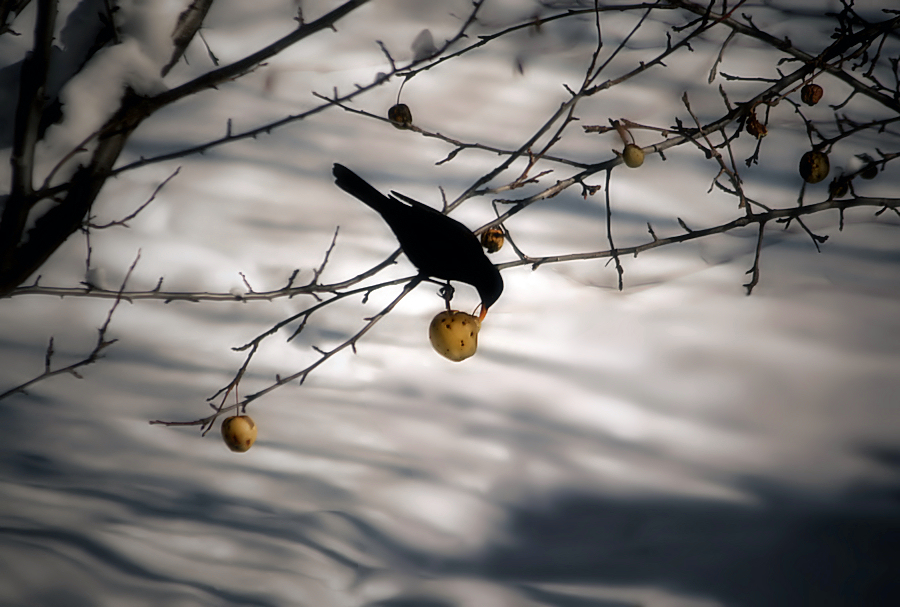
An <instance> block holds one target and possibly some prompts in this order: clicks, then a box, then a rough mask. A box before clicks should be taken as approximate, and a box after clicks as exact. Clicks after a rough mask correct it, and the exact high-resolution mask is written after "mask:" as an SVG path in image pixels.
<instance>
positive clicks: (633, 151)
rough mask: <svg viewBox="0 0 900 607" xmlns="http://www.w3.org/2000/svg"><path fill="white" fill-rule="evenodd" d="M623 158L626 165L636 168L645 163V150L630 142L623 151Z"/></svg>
mask: <svg viewBox="0 0 900 607" xmlns="http://www.w3.org/2000/svg"><path fill="white" fill-rule="evenodd" d="M622 160H624V161H625V166H627V167H628V168H630V169H636V168H638V167H639V166H641V165H642V164H644V150H642V149H641V148H640V147H638V146H637V145H635V144H633V143H629V144H628V145H626V146H625V149H624V150H623V151H622Z"/></svg>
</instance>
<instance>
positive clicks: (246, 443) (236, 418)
mask: <svg viewBox="0 0 900 607" xmlns="http://www.w3.org/2000/svg"><path fill="white" fill-rule="evenodd" d="M257 430H258V428H257V427H256V423H255V422H254V421H253V419H252V418H251V417H250V416H249V415H233V416H231V417H227V418H225V420H224V421H223V422H222V438H223V439H225V444H226V445H228V448H229V449H231V450H232V451H236V452H238V453H243V452H244V451H246V450H247V449H249V448H250V447H252V446H253V443H255V442H256V433H257Z"/></svg>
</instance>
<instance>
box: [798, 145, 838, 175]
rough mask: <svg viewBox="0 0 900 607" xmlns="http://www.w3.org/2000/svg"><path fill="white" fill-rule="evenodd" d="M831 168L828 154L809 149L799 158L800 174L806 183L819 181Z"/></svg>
mask: <svg viewBox="0 0 900 607" xmlns="http://www.w3.org/2000/svg"><path fill="white" fill-rule="evenodd" d="M830 170H831V165H830V163H829V162H828V156H826V155H825V154H823V153H822V152H818V151H816V150H812V151H809V152H807V153H805V154H804V155H803V157H802V158H800V176H801V177H803V181H805V182H806V183H819V182H820V181H822V180H823V179H825V178H826V177H828V172H829V171H830Z"/></svg>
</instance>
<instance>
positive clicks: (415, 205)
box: [391, 190, 444, 216]
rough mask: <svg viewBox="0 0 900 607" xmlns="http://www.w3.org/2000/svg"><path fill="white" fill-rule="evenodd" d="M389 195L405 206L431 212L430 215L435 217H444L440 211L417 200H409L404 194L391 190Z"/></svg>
mask: <svg viewBox="0 0 900 607" xmlns="http://www.w3.org/2000/svg"><path fill="white" fill-rule="evenodd" d="M391 195H392V196H394V197H395V198H397V199H399V200H401V201H403V202H405V203H406V204H408V205H410V206H411V207H413V208H416V209H422V210H423V211H426V210H427V211H431V212H432V213H435V214H436V215H441V216H444V214H443V213H441V212H440V211H438V210H437V209H435V208H432V207H430V206H428V205H427V204H425V203H424V202H419V201H418V200H415V199H413V198H410V197H409V196H407V195H406V194H401V193H400V192H395V191H394V190H391Z"/></svg>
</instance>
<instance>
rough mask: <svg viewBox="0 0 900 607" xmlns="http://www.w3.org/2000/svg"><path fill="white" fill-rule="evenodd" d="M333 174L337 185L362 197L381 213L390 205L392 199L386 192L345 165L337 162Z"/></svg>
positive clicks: (359, 197) (349, 192) (357, 196)
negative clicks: (380, 190)
mask: <svg viewBox="0 0 900 607" xmlns="http://www.w3.org/2000/svg"><path fill="white" fill-rule="evenodd" d="M332 174H334V177H335V180H334V183H335V184H336V185H337V187H339V188H341V189H342V190H344V191H345V192H347V193H348V194H350V195H351V196H355V197H356V198H358V199H360V200H361V201H363V202H364V203H366V204H367V205H369V206H370V207H372V208H373V209H375V210H376V211H378V212H379V213H383V212H384V210H385V209H386V208H387V207H388V205H390V200H389V199H388V198H387V197H386V196H385V195H384V194H382V193H381V192H379V191H378V190H376V189H375V188H374V187H373V186H372V185H371V184H370V183H369V182H367V181H366V180H365V179H363V178H362V177H360V176H359V175H357V174H356V173H354V172H353V171H351V170H350V169H348V168H347V167H345V166H344V165H342V164H338V163H335V164H334V169H333V170H332Z"/></svg>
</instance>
